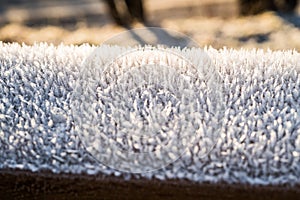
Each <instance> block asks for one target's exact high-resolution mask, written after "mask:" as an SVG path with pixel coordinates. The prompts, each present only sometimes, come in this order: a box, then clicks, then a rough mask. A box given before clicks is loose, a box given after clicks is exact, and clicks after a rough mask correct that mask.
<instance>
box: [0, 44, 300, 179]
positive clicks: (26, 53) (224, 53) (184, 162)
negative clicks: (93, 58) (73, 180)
mask: <svg viewBox="0 0 300 200" xmlns="http://www.w3.org/2000/svg"><path fill="white" fill-rule="evenodd" d="M95 50H96V47H91V46H88V45H82V46H63V45H61V46H57V47H54V46H52V45H47V44H36V45H34V46H25V45H23V46H20V45H18V44H2V43H1V44H0V167H1V168H12V169H13V168H19V169H26V170H32V171H39V170H44V169H48V170H51V171H53V172H55V173H64V172H65V173H69V172H70V173H87V174H98V173H104V174H107V175H115V176H121V175H122V172H119V171H117V170H115V169H111V168H108V167H106V166H104V165H102V164H101V163H98V162H95V160H94V158H92V157H91V155H90V154H89V152H88V151H87V150H89V149H85V148H84V147H83V146H82V143H81V142H80V138H78V135H77V132H78V131H80V130H79V129H78V127H76V126H74V119H73V117H74V113H72V109H71V107H70V104H71V97H72V95H76V93H74V89H75V86H76V84H75V83H76V81H78V80H79V79H80V77H81V76H82V74H80V72H81V70H82V69H81V68H82V62H83V60H84V59H85V58H86V57H88V56H89V55H90V54H91V53H93V52H94V51H95ZM96 51H97V52H98V53H100V54H101V55H102V57H101V58H97V59H99V63H105V62H107V61H109V60H110V59H111V58H112V56H113V54H112V53H110V52H116V53H117V54H118V53H122V52H125V51H126V49H124V48H121V47H120V48H119V47H107V46H104V47H102V48H98V49H97V50H96ZM177 51H178V52H180V50H177ZM204 52H205V53H206V54H207V55H208V56H209V57H210V59H211V61H209V60H201V56H199V54H200V51H199V50H198V49H186V50H183V51H182V52H180V53H181V54H182V55H183V56H185V57H186V58H188V59H190V60H191V62H192V63H193V64H194V65H196V66H198V65H205V64H207V63H208V62H211V63H214V64H215V67H216V69H217V71H211V72H210V73H217V74H219V75H220V78H221V80H219V82H220V83H222V85H214V80H211V79H210V78H209V77H210V76H209V73H208V72H209V69H205V68H201V70H202V71H201V70H199V72H198V73H199V74H196V73H195V72H194V71H189V69H182V71H181V72H182V76H183V77H185V78H186V80H187V81H189V80H188V79H189V78H190V77H193V75H197V76H199V77H201V78H205V79H207V82H206V83H203V82H202V83H195V84H198V86H197V87H196V88H204V89H205V88H206V86H205V84H206V85H210V86H211V87H210V88H214V87H220V88H223V89H222V96H223V98H224V99H223V102H224V105H223V108H222V112H221V119H216V118H215V117H213V115H212V112H214V110H211V111H209V108H211V107H213V106H214V103H215V102H214V100H213V99H206V98H205V94H208V93H209V92H211V91H205V90H203V91H201V92H200V91H199V97H198V98H199V104H200V105H201V106H200V107H201V108H203V109H204V110H207V112H205V113H203V116H200V115H199V118H200V119H199V122H201V121H202V122H203V126H201V127H199V132H203V133H205V132H207V133H210V132H213V131H212V130H213V129H212V128H213V127H214V126H219V124H218V122H221V123H222V127H221V129H220V132H218V133H217V134H218V135H219V140H218V141H217V143H216V144H215V146H214V148H213V149H212V150H211V152H210V153H209V155H207V156H203V155H205V154H203V152H207V151H208V150H209V149H208V146H211V145H212V142H213V141H211V140H210V139H209V138H201V137H200V138H197V139H199V141H196V142H195V143H193V144H192V146H191V148H190V150H189V151H187V152H186V154H184V155H183V156H182V158H180V159H178V160H177V161H176V162H174V163H172V164H170V165H169V166H166V167H164V168H162V169H160V170H157V171H153V172H151V173H145V174H135V175H134V176H135V177H145V178H150V179H151V178H157V179H161V180H164V179H176V178H182V179H189V180H191V181H196V182H204V181H210V182H218V181H225V182H228V183H250V184H258V185H260V184H262V185H266V184H299V183H300V179H299V177H300V167H299V166H300V92H299V91H300V54H299V53H298V52H295V51H262V50H228V49H223V50H215V49H211V48H209V49H205V51H204ZM148 57H149V58H148ZM143 58H144V59H143V60H142V62H146V63H147V62H153V60H151V54H145V55H144V57H143ZM168 59H171V58H168ZM169 62H170V63H172V59H171V60H170V61H169ZM173 62H174V61H173ZM205 70H208V71H205ZM145 76H146V75H145ZM141 78H142V77H141ZM101 81H102V83H103V84H102V87H103V89H105V88H108V86H107V83H106V82H104V81H105V80H101ZM121 81H126V80H121ZM140 81H143V80H139V82H140ZM173 81H178V80H173ZM169 87H170V91H173V90H172V86H169ZM220 88H219V89H220ZM215 89H216V90H217V89H218V88H215ZM122 90H126V88H123V89H122ZM95 91H96V89H95ZM174 91H175V89H174ZM162 92H164V91H162ZM177 92H178V93H179V94H181V95H184V89H183V90H182V91H177ZM108 93H109V90H107V91H106V92H104V93H103V94H107V96H103V97H101V98H102V99H106V101H107V102H109V101H110V98H111V96H109V95H111V94H108ZM151 94H152V93H151V92H150V91H148V90H145V91H144V93H141V94H140V95H141V96H140V97H139V99H143V98H144V97H145V98H147V99H148V100H149V99H151V98H152V99H153V102H147V101H148V100H147V101H141V102H138V101H136V99H134V98H135V97H132V98H133V101H132V102H130V103H128V105H133V106H135V109H136V110H139V109H140V110H141V113H142V114H143V116H144V118H143V119H144V122H146V121H147V120H148V121H151V118H150V117H149V116H148V115H150V114H151V112H154V111H155V109H154V108H152V107H153V106H154V103H157V104H159V106H161V105H163V103H164V102H160V101H164V98H165V97H168V95H164V96H163V97H162V98H158V95H159V93H154V94H155V95H157V96H156V97H151V98H150V97H149V96H150V95H151ZM114 95H116V94H114ZM203 95H204V96H203ZM155 98H156V99H155ZM216 98H217V97H216ZM154 100H155V101H154ZM165 101H166V102H165V103H166V106H165V107H162V109H164V110H163V112H164V115H161V116H159V117H161V118H162V120H168V119H167V118H166V116H171V117H173V118H176V117H177V118H178V117H187V116H186V115H181V110H180V107H182V104H181V105H180V106H177V105H176V104H177V103H178V102H177V100H176V99H175V98H172V96H170V95H169V99H168V100H165ZM185 103H186V104H188V102H185ZM91 105H92V104H91ZM128 105H126V104H124V105H122V106H123V107H124V108H125V107H126V106H128ZM147 105H150V106H152V107H147ZM175 105H176V108H177V107H178V110H175V109H174V108H173V107H172V106H175ZM78 106H80V104H79V105H78ZM120 106H121V105H120ZM86 109H88V110H89V111H90V112H91V110H92V111H93V110H94V112H96V111H97V110H98V111H99V113H94V115H95V116H98V115H101V116H102V119H101V120H102V121H107V122H108V123H107V126H106V125H105V124H103V127H99V128H101V130H103V131H104V132H105V131H111V130H113V127H110V126H109V125H110V124H112V123H113V122H112V121H110V120H111V118H109V117H107V116H109V114H111V113H114V110H111V108H109V107H103V108H98V107H97V104H95V105H93V106H91V107H89V108H86ZM183 109H184V108H183ZM220 109H221V108H220ZM101 112H106V113H105V114H107V115H104V114H103V113H101ZM154 114H155V113H154ZM192 114H193V113H191V115H192ZM118 115H119V116H122V113H120V112H119V113H116V116H111V117H115V118H116V117H117V116H118ZM82 117H85V116H84V114H83V115H82ZM122 118H124V119H125V118H126V122H124V124H123V126H124V127H133V126H136V127H137V129H139V130H142V128H141V127H142V126H143V124H142V123H141V121H143V119H142V118H141V117H140V116H137V115H136V114H132V115H131V116H122ZM177 118H176V119H177ZM191 119H192V120H195V119H193V118H191ZM130 120H132V121H130ZM175 121H176V120H175ZM195 121H196V120H195ZM195 121H194V122H192V121H191V122H190V124H185V127H194V128H195V127H196V129H197V128H198V126H199V125H197V123H196V122H195ZM128 122H132V123H128ZM135 122H138V123H135ZM126 123H128V124H126ZM148 123H151V122H148ZM89 125H90V124H83V126H86V127H87V129H88V128H92V127H90V126H89ZM156 125H158V126H161V124H159V123H158V122H155V123H153V127H150V128H149V129H153V130H155V129H157V127H155V126H156ZM171 125H172V126H174V129H175V128H176V130H180V128H181V126H182V124H174V123H173V124H171ZM158 128H162V127H158ZM167 128H168V127H165V129H167ZM176 130H175V131H176ZM123 134H124V133H123ZM200 135H201V134H200ZM103 137H107V135H103ZM108 139H110V140H113V137H111V138H108ZM188 140H189V138H183V139H182V141H183V143H184V144H185V143H186V142H187V141H188ZM144 141H145V143H146V142H148V143H150V144H151V145H152V146H151V145H150V146H149V148H150V147H151V149H155V148H156V147H155V145H153V144H155V141H153V138H152V139H151V138H150V139H145V140H144ZM144 141H143V142H144ZM95 142H96V143H99V144H100V141H99V140H95ZM119 142H120V143H122V142H124V141H119ZM128 142H129V143H130V142H132V141H128ZM129 145H130V144H129ZM132 145H133V147H135V148H136V149H139V148H140V146H141V141H136V142H132ZM96 146H97V145H96ZM89 148H90V150H91V151H93V147H89ZM157 149H159V148H157ZM107 151H109V153H110V151H111V150H110V149H107ZM106 153H107V152H106ZM163 153H165V152H163V151H160V150H159V151H157V152H156V154H157V155H158V156H157V157H159V156H161V157H163V156H164V155H165V154H163ZM106 155H107V154H106ZM115 156H116V155H114V154H111V156H110V157H106V158H105V159H116V157H115ZM169 156H170V157H173V156H174V154H173V153H172V152H170V153H169ZM115 162H118V161H117V160H115ZM153 165H155V163H153ZM129 167H130V166H129ZM124 177H127V178H130V177H131V176H130V175H128V174H126V173H124Z"/></svg>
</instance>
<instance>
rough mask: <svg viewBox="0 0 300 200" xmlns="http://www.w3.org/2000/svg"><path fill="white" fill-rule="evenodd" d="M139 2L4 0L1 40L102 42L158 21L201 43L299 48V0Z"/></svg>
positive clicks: (0, 15)
mask: <svg viewBox="0 0 300 200" xmlns="http://www.w3.org/2000/svg"><path fill="white" fill-rule="evenodd" d="M134 2H137V3H141V1H140V0H138V1H137V0H131V2H130V0H0V41H3V42H19V43H26V44H33V43H35V42H48V43H54V44H55V45H59V44H61V43H64V44H77V45H78V44H83V43H90V44H101V43H102V42H103V41H105V40H107V39H108V38H110V37H112V36H114V35H115V34H117V33H120V32H122V31H125V30H128V29H130V28H140V27H144V26H155V27H162V28H168V29H172V30H175V31H179V32H182V33H185V34H186V35H188V36H190V37H191V38H193V39H194V40H196V42H197V43H198V44H199V45H200V46H202V47H203V46H212V47H214V48H223V47H224V46H227V47H233V48H237V49H240V48H253V47H255V48H263V49H268V48H270V49H273V50H277V49H296V50H298V51H299V50H300V17H299V13H300V7H299V4H297V0H144V1H142V5H137V4H134ZM131 7H133V8H131ZM141 7H142V8H143V10H141ZM141 11H143V13H141Z"/></svg>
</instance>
